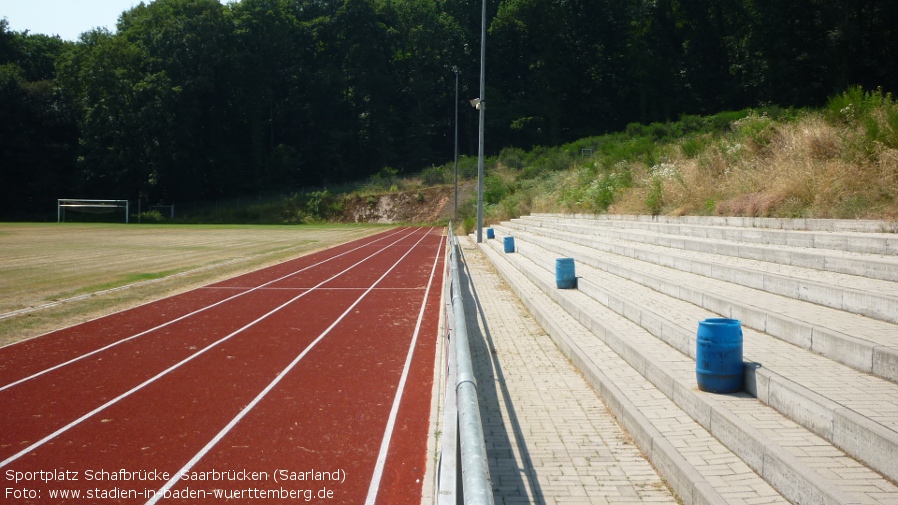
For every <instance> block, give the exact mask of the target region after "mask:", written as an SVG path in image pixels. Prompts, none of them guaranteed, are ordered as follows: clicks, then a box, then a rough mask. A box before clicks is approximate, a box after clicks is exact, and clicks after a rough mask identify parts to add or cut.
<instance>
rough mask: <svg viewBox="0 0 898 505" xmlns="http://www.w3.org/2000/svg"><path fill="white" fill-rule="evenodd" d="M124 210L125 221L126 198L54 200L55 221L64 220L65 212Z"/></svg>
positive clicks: (104, 212) (126, 215) (85, 212)
mask: <svg viewBox="0 0 898 505" xmlns="http://www.w3.org/2000/svg"><path fill="white" fill-rule="evenodd" d="M123 210H124V213H125V223H127V222H128V215H129V213H128V200H82V199H77V198H60V199H58V200H57V201H56V222H57V223H63V222H65V216H66V212H69V213H71V212H77V213H84V214H117V213H119V212H122V211H123Z"/></svg>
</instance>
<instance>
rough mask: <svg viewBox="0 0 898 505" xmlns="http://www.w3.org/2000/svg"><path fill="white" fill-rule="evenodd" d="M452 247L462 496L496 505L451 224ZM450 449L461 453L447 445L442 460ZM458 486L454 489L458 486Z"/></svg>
mask: <svg viewBox="0 0 898 505" xmlns="http://www.w3.org/2000/svg"><path fill="white" fill-rule="evenodd" d="M449 244H450V248H451V249H450V253H449V262H450V263H449V281H450V283H451V295H452V312H453V314H454V319H455V321H454V322H455V326H454V334H453V332H452V329H451V328H450V332H449V339H450V345H451V341H452V340H453V339H454V341H455V346H454V347H455V349H454V350H455V364H456V367H455V375H456V377H455V397H456V405H457V410H458V417H457V422H458V434H457V440H458V442H457V444H458V445H459V446H460V460H459V463H460V464H461V476H462V479H461V481H462V482H461V483H460V484H461V486H460V488H461V495H462V496H463V497H464V503H465V505H493V504H494V501H493V487H492V482H491V480H490V472H489V464H488V461H487V455H486V443H485V442H484V439H483V424H482V423H481V420H480V405H479V403H478V401H477V383H476V379H475V377H474V368H473V366H472V364H471V351H470V348H469V346H468V329H467V325H466V323H465V309H464V300H463V299H462V295H461V283H460V281H459V276H458V254H459V251H458V240H457V238H456V237H455V236H454V235H453V233H452V224H451V223H450V225H449ZM453 337H454V338H453ZM450 375H451V374H450ZM451 421H455V420H450V422H451ZM447 449H448V450H453V452H454V451H457V450H458V447H452V448H451V449H450V448H447V447H446V446H445V445H444V448H443V453H444V454H443V455H442V456H441V457H445V456H446V454H445V453H446V452H447ZM443 484H444V483H443V482H441V483H440V496H441V497H442V496H445V495H444V491H443ZM458 484H459V483H456V484H455V485H456V486H458Z"/></svg>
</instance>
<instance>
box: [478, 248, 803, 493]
mask: <svg viewBox="0 0 898 505" xmlns="http://www.w3.org/2000/svg"><path fill="white" fill-rule="evenodd" d="M483 251H484V253H485V254H486V256H487V257H488V258H490V260H491V261H492V262H493V264H494V265H497V266H498V267H499V268H498V270H499V273H500V274H501V275H502V277H503V278H504V279H505V280H506V282H508V284H509V286H511V288H512V290H514V291H515V292H516V293H517V295H518V297H519V298H520V299H521V301H522V302H523V303H524V305H525V306H526V307H527V309H528V310H529V311H530V313H531V314H532V315H533V317H534V318H535V319H536V320H537V321H538V322H539V323H540V325H541V326H542V327H543V328H544V329H546V331H547V333H548V334H549V335H550V336H551V337H552V339H553V340H554V341H555V342H556V344H557V345H558V347H559V348H560V349H561V350H562V352H563V353H564V354H565V355H566V356H567V357H568V358H569V359H570V360H571V361H572V362H573V363H574V364H575V365H576V366H577V368H578V369H579V370H580V371H581V372H582V373H583V375H584V377H586V379H587V380H588V381H589V383H590V384H591V385H592V386H593V387H594V388H595V389H596V391H597V392H598V393H599V395H600V396H601V397H602V398H603V399H604V400H605V402H606V404H607V405H608V407H609V409H610V410H611V411H612V413H613V414H614V415H615V417H616V418H617V419H618V421H619V422H620V424H621V425H622V426H623V428H624V429H626V430H627V432H628V433H629V434H630V435H631V436H632V437H633V439H634V441H635V442H636V444H637V445H638V446H639V447H640V449H642V451H643V452H644V453H645V455H646V456H647V457H648V458H649V459H650V460H651V462H652V464H653V465H654V466H655V468H656V469H657V470H658V472H659V474H660V475H661V477H662V478H664V479H665V480H666V481H667V482H668V483H669V484H670V486H671V487H672V489H673V490H674V491H675V492H676V493H677V494H678V495H679V497H680V498H681V499H682V500H683V503H685V504H687V505H700V504H714V505H737V504H748V503H751V504H759V505H761V504H786V503H789V501H788V500H786V499H785V498H783V496H782V495H780V493H779V492H777V491H776V490H775V489H773V487H771V486H770V485H769V484H768V483H767V482H765V481H764V480H763V479H762V478H761V477H760V476H758V475H757V474H756V473H755V471H753V470H752V469H751V468H749V467H748V465H746V464H745V462H743V461H742V460H741V459H740V458H739V457H738V456H736V455H735V454H733V452H732V451H730V450H729V449H727V448H726V447H725V446H724V445H723V444H721V443H720V441H718V440H717V439H715V438H714V436H713V435H711V434H710V433H709V432H708V430H706V429H705V428H703V427H702V426H701V425H699V424H698V423H697V422H696V421H695V420H693V419H692V418H691V417H690V416H689V415H688V414H687V413H686V412H684V411H683V409H681V408H680V407H678V406H677V405H676V404H675V403H674V402H673V401H672V400H671V399H670V398H668V397H667V396H665V395H664V394H663V393H661V392H660V391H659V390H658V389H657V388H656V387H655V386H654V385H652V384H651V383H650V382H649V381H648V380H647V379H646V378H645V377H643V376H642V375H641V374H640V371H638V370H636V369H635V368H634V367H632V366H631V365H630V364H628V363H627V362H626V361H625V360H624V359H623V358H621V357H620V356H619V355H618V354H616V353H615V351H614V350H613V349H611V348H610V347H609V346H608V345H607V344H606V343H605V342H603V341H602V340H601V339H599V338H597V337H596V336H595V335H594V334H593V333H592V332H591V331H590V330H589V329H587V328H586V327H584V326H583V325H582V324H580V323H579V322H578V321H577V320H576V319H575V318H574V317H573V316H572V315H570V314H568V313H567V312H565V311H563V310H561V309H560V308H559V307H558V306H557V304H556V303H555V302H554V301H553V300H551V299H550V297H549V296H548V295H547V294H546V293H545V292H544V291H542V290H540V289H539V288H538V287H537V286H536V285H535V284H533V283H532V282H530V281H529V280H528V279H527V278H526V277H525V276H524V274H523V273H521V272H520V271H518V270H516V269H515V268H513V267H510V266H509V265H507V264H505V265H503V264H502V263H503V259H502V257H501V255H500V254H499V253H496V252H495V251H494V250H492V249H491V248H488V247H487V248H483ZM607 312H608V315H609V317H610V311H607ZM604 313H605V311H601V310H600V311H599V314H600V315H601V314H604ZM616 323H617V324H619V325H622V327H623V328H624V330H625V331H636V329H635V328H634V327H633V325H632V324H629V323H627V322H626V321H624V320H622V319H618V320H617V321H616Z"/></svg>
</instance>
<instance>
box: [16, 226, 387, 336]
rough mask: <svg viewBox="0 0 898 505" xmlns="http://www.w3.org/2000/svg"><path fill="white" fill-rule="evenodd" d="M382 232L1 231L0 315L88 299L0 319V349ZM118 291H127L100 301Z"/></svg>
mask: <svg viewBox="0 0 898 505" xmlns="http://www.w3.org/2000/svg"><path fill="white" fill-rule="evenodd" d="M382 229H383V228H379V227H373V226H302V227H299V226H166V225H138V226H135V225H109V224H102V225H93V224H92V225H83V224H65V223H63V224H0V278H2V279H3V282H2V283H0V315H2V314H7V313H9V312H11V311H16V310H20V309H27V308H29V307H40V306H44V305H47V304H51V303H53V302H55V301H60V300H67V299H71V298H72V297H78V296H80V295H91V294H93V296H86V297H82V298H79V299H77V300H74V301H69V302H67V303H62V304H57V305H54V306H52V307H47V308H42V309H40V310H36V311H30V312H27V313H25V314H21V315H16V316H13V317H6V318H3V319H0V345H5V344H8V343H11V342H15V341H18V340H22V339H25V338H29V337H32V336H36V335H39V334H42V333H46V332H48V331H52V330H54V329H58V328H61V327H65V326H69V325H72V324H76V323H79V322H83V321H86V320H90V319H94V318H96V317H100V316H103V315H106V314H109V313H112V312H116V311H119V310H123V309H125V308H129V307H133V306H136V305H140V304H142V303H146V302H148V301H151V300H154V299H158V298H161V297H164V296H170V295H173V294H176V293H180V292H184V291H187V290H190V289H193V288H196V287H199V286H202V285H205V284H208V283H211V282H215V281H218V280H223V279H226V278H229V277H233V276H235V275H239V274H241V273H245V272H249V271H252V270H256V269H258V268H262V267H265V266H268V265H272V264H275V263H279V262H282V261H285V260H287V259H290V258H294V257H297V256H301V255H303V254H308V253H310V252H313V251H317V250H321V249H325V248H328V247H331V246H334V245H337V244H341V243H345V242H348V241H351V240H354V239H357V238H361V237H363V236H367V235H370V234H373V233H375V232H377V231H381V230H382ZM146 281H152V282H146ZM121 286H130V287H129V288H128V289H124V290H117V291H113V292H108V291H107V290H109V289H112V288H116V287H121ZM104 291H106V292H105V293H103V292H104Z"/></svg>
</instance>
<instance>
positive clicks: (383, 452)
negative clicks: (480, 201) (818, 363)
mask: <svg viewBox="0 0 898 505" xmlns="http://www.w3.org/2000/svg"><path fill="white" fill-rule="evenodd" d="M442 247H443V239H442V238H440V246H439V247H437V253H436V255H435V256H434V259H433V269H432V270H431V271H430V280H429V281H427V289H426V290H425V291H424V300H423V301H422V302H421V310H420V311H419V312H418V322H417V323H416V324H415V333H414V335H412V342H411V343H410V344H409V346H408V355H406V357H405V368H403V369H402V376H401V377H400V378H399V386H398V387H397V388H396V396H395V398H393V407H392V408H391V409H390V417H389V419H388V420H387V427H386V429H385V430H384V437H383V441H382V442H381V443H380V452H379V453H378V454H377V463H376V464H375V465H374V474H373V475H372V477H371V484H370V485H369V486H368V498H367V499H366V500H365V505H374V502H375V501H376V500H377V492H378V491H379V490H380V481H381V478H382V477H383V473H384V467H385V466H386V463H387V452H388V451H389V449H390V440H391V439H392V438H393V428H394V427H395V426H396V416H397V415H399V404H400V403H402V392H403V391H404V390H405V383H406V381H407V380H408V372H409V369H410V368H411V366H412V357H413V356H414V354H415V344H416V343H417V342H418V334H419V333H420V332H421V322H422V321H423V320H424V309H425V308H426V307H427V297H428V296H429V295H430V287H431V285H432V284H433V278H434V277H435V274H436V270H437V263H438V262H439V259H440V249H441V248H442Z"/></svg>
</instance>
